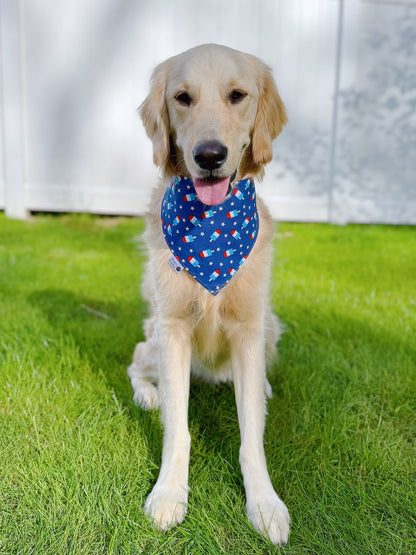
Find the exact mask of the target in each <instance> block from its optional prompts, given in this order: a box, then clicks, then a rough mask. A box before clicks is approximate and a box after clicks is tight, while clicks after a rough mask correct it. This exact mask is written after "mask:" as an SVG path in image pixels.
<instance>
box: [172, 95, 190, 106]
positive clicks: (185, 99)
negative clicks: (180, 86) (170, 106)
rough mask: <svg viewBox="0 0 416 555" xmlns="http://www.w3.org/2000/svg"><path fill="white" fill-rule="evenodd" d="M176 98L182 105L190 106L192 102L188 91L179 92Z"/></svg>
mask: <svg viewBox="0 0 416 555" xmlns="http://www.w3.org/2000/svg"><path fill="white" fill-rule="evenodd" d="M175 100H176V102H179V104H182V106H190V105H191V104H192V98H191V97H190V95H189V94H188V93H187V92H181V93H178V94H177V95H176V96H175Z"/></svg>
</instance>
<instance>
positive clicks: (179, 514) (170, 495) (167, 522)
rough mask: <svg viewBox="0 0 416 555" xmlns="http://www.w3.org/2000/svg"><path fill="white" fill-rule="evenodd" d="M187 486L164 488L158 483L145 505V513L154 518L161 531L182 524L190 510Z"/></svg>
mask: <svg viewBox="0 0 416 555" xmlns="http://www.w3.org/2000/svg"><path fill="white" fill-rule="evenodd" d="M188 490H189V488H188V487H187V486H174V487H169V486H164V485H158V484H157V483H156V485H155V487H154V488H153V490H152V492H151V493H150V495H149V497H148V498H147V499H146V503H145V505H144V512H145V513H146V514H147V516H150V517H151V518H153V520H154V523H155V525H156V527H157V528H159V530H167V529H168V528H170V527H171V526H175V525H177V524H180V523H181V522H182V521H183V519H184V518H185V515H186V511H187V509H188Z"/></svg>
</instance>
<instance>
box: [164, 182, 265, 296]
mask: <svg viewBox="0 0 416 555" xmlns="http://www.w3.org/2000/svg"><path fill="white" fill-rule="evenodd" d="M161 217H162V229H163V234H164V236H165V241H166V243H167V245H168V247H169V249H170V250H171V251H172V253H173V255H174V257H175V260H176V262H175V264H176V263H177V262H179V265H177V266H176V268H175V269H176V270H177V271H178V269H179V270H182V269H183V268H184V269H185V270H186V271H187V272H188V273H189V274H190V275H191V276H193V277H194V278H195V279H196V280H197V281H198V282H199V283H200V284H201V285H203V286H204V287H205V288H206V289H207V290H208V291H209V292H210V293H212V294H213V295H216V294H217V293H218V292H219V291H220V290H221V289H222V288H223V287H224V286H225V285H227V283H228V282H229V281H230V279H231V278H232V277H233V276H234V275H235V274H236V273H237V272H238V270H239V268H240V267H241V266H242V264H244V262H245V261H246V260H247V257H248V255H249V254H250V252H251V249H252V248H253V246H254V243H255V242H256V239H257V235H258V230H259V219H258V215H257V203H256V191H255V188H254V181H253V180H252V179H250V178H249V179H242V180H241V181H238V182H237V183H236V185H235V186H234V187H233V189H232V191H231V194H230V195H229V196H228V197H227V198H226V199H225V200H224V202H222V203H221V204H218V205H215V206H207V205H204V204H202V202H201V201H200V200H199V199H198V197H197V195H196V192H195V188H194V185H193V182H192V180H191V179H189V178H187V177H182V176H180V177H174V178H172V180H171V181H170V184H169V186H168V188H167V189H166V192H165V195H164V197H163V201H162V210H161Z"/></svg>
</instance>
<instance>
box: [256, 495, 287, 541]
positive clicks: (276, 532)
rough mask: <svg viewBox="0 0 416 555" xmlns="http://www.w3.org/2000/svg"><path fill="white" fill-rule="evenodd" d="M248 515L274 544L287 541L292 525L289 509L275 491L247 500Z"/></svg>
mask: <svg viewBox="0 0 416 555" xmlns="http://www.w3.org/2000/svg"><path fill="white" fill-rule="evenodd" d="M247 517H248V519H249V521H250V522H251V523H252V525H253V526H254V528H255V529H256V530H257V531H258V532H260V534H263V535H264V536H268V537H269V539H270V541H271V542H273V543H274V544H276V545H283V544H286V543H287V540H288V537H289V525H290V516H289V511H288V510H287V507H286V505H285V504H284V503H283V501H281V500H280V499H279V497H278V495H277V494H276V493H275V491H272V492H270V493H269V494H268V495H265V496H263V497H262V498H257V499H252V500H250V501H247Z"/></svg>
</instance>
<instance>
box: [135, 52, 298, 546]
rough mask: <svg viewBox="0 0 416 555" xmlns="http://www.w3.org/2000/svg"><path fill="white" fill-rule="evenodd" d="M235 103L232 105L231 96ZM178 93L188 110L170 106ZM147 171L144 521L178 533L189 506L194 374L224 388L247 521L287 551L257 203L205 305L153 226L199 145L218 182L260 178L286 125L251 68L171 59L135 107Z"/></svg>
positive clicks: (268, 227)
mask: <svg viewBox="0 0 416 555" xmlns="http://www.w3.org/2000/svg"><path fill="white" fill-rule="evenodd" d="M233 90H238V91H240V92H243V93H244V95H245V96H244V98H243V100H242V101H241V102H239V103H236V104H234V103H231V102H230V92H231V91H233ZM184 92H186V93H187V94H188V95H189V97H190V98H191V99H192V103H190V105H189V106H186V105H185V106H184V105H183V104H181V103H179V102H178V100H177V96H178V94H180V93H184ZM141 116H142V119H143V123H144V126H145V128H146V131H147V133H148V135H149V137H150V138H151V140H152V142H153V150H154V160H155V163H156V164H157V165H159V166H160V167H161V168H162V173H163V178H162V179H161V182H160V183H159V185H158V187H157V188H155V190H154V191H153V194H152V199H151V202H150V208H149V211H148V213H147V216H146V231H145V234H144V240H145V243H146V245H147V248H148V254H149V256H148V262H147V266H146V269H145V275H144V280H143V295H144V297H145V298H146V299H147V300H148V301H149V303H150V317H149V319H148V320H146V322H145V325H144V331H145V336H146V341H145V342H144V343H139V344H138V345H137V346H136V349H135V352H134V356H133V362H132V364H131V366H130V367H129V370H128V373H129V376H130V379H131V383H132V386H133V389H134V400H135V402H136V403H137V404H139V405H141V406H142V407H143V408H145V409H154V408H157V407H159V406H160V408H161V413H162V420H163V425H164V440H163V453H162V465H161V470H160V474H159V477H158V480H157V482H156V484H155V486H154V488H153V490H152V492H151V493H150V495H149V497H148V499H147V501H146V504H145V512H146V513H147V514H148V515H149V516H150V517H152V518H153V519H154V521H155V524H156V525H157V526H158V527H159V528H160V529H166V528H168V527H169V526H171V525H173V524H178V523H180V522H181V521H182V520H183V518H184V517H185V514H186V511H187V502H188V489H189V488H188V467H189V452H190V443H191V441H190V435H189V431H188V422H187V419H188V399H189V383H190V374H191V367H192V372H193V373H194V374H196V375H198V376H202V377H205V378H207V379H209V380H212V381H214V382H220V381H228V380H230V381H231V380H232V381H233V382H234V387H235V395H236V402H237V410H238V418H239V424H240V434H241V448H240V464H241V470H242V473H243V477H244V485H245V489H246V496H247V505H246V506H247V513H248V518H249V520H250V521H251V522H252V524H253V525H254V527H255V528H256V529H257V530H258V531H259V532H261V533H263V534H265V535H268V536H269V538H270V540H271V541H272V542H274V543H276V544H282V543H286V541H287V538H288V533H289V520H290V519H289V513H288V511H287V508H286V507H285V505H284V504H283V502H282V501H281V500H280V499H279V497H278V496H277V494H276V492H275V491H274V489H273V486H272V484H271V482H270V478H269V475H268V472H267V467H266V460H265V455H264V448H263V433H264V423H265V414H266V396H268V397H270V396H271V387H270V384H269V383H268V381H267V379H266V362H267V361H269V360H272V359H273V358H274V357H275V355H276V343H277V340H278V337H279V323H278V320H277V318H276V316H275V315H274V314H273V313H272V312H271V307H270V297H269V281H270V266H271V260H272V248H271V242H272V236H273V223H272V219H271V216H270V213H269V211H268V209H267V207H266V206H265V204H264V203H263V201H262V200H261V199H259V198H258V213H259V235H258V239H257V241H256V244H255V246H254V248H253V250H252V252H251V254H250V256H249V258H248V259H247V261H246V262H245V264H244V265H243V266H242V267H241V268H240V270H239V271H238V272H237V274H236V276H235V277H234V278H233V279H232V280H231V281H230V283H229V284H228V285H227V286H226V287H225V288H224V289H223V290H222V291H221V292H220V293H219V294H218V295H217V296H212V295H211V294H210V293H209V292H208V291H206V290H205V289H204V288H203V287H202V286H201V285H199V284H198V283H197V282H196V281H195V280H194V279H193V278H192V277H190V276H189V275H188V274H187V272H186V271H183V272H181V273H180V274H176V273H175V272H174V271H173V269H172V268H171V267H170V265H169V264H168V258H169V257H170V255H171V253H170V251H169V249H168V247H167V245H166V243H165V240H164V237H163V234H162V226H161V221H160V206H161V202H162V197H163V194H164V192H165V190H166V187H167V185H168V182H169V179H170V177H171V176H173V175H186V176H189V177H191V178H194V179H195V178H200V177H205V175H204V173H203V170H201V168H200V167H198V165H197V164H196V163H195V160H194V159H193V156H192V151H193V148H194V147H195V145H196V144H197V143H198V142H199V141H201V140H219V141H221V142H222V143H223V144H225V145H226V146H227V148H228V156H227V159H226V161H225V163H224V165H223V167H222V168H221V172H222V175H223V176H230V175H232V174H233V172H234V171H235V170H237V179H241V178H243V177H248V176H260V177H261V176H262V173H263V165H264V164H265V163H267V162H269V161H270V160H271V158H272V148H271V144H272V140H273V139H274V138H275V137H276V136H277V134H278V133H279V132H280V131H281V129H282V127H283V125H284V124H285V123H286V114H285V109H284V106H283V103H282V101H281V99H280V97H279V95H278V92H277V89H276V86H275V84H274V81H273V78H272V76H271V73H270V70H269V68H268V67H267V66H265V65H264V64H263V63H262V62H261V61H260V60H258V59H257V58H255V57H253V56H250V55H247V54H243V53H241V52H237V51H235V50H232V49H229V48H226V47H223V46H218V45H203V46H199V47H196V48H194V49H191V50H189V51H187V52H185V53H183V54H180V55H179V56H176V57H174V58H171V59H169V60H167V61H166V62H164V63H163V64H161V65H160V66H158V67H157V68H156V69H155V71H154V74H153V78H152V84H151V90H150V93H149V96H148V97H147V98H146V100H145V101H144V103H143V104H142V106H141Z"/></svg>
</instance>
